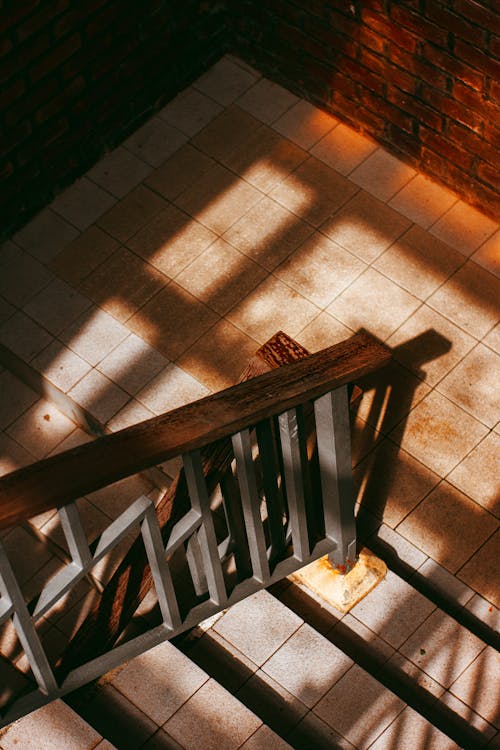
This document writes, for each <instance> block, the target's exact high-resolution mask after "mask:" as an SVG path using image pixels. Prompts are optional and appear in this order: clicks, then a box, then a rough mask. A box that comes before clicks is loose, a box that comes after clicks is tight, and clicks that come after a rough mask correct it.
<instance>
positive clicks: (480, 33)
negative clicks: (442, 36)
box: [425, 2, 486, 46]
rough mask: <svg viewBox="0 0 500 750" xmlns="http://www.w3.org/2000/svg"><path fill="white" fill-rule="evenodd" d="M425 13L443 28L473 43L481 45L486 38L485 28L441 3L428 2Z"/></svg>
mask: <svg viewBox="0 0 500 750" xmlns="http://www.w3.org/2000/svg"><path fill="white" fill-rule="evenodd" d="M425 15H426V16H427V17H428V18H430V19H431V21H435V22H436V23H437V24H438V25H439V26H442V28H443V29H446V30H447V31H450V32H451V33H452V34H455V35H456V36H459V37H460V38H461V39H465V40H466V41H468V42H470V43H471V44H476V45H479V46H481V45H482V44H484V42H485V40H486V32H485V30H484V29H481V28H480V27H479V26H476V25H475V24H473V23H470V21H466V20H465V19H464V18H461V17H460V16H458V15H457V14H456V13H453V12H452V11H451V10H448V9H447V8H445V7H444V6H443V5H442V4H441V3H438V2H432V3H427V6H426V10H425Z"/></svg>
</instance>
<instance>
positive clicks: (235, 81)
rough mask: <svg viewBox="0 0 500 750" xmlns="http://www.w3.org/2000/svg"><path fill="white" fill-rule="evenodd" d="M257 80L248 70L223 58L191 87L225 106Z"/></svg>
mask: <svg viewBox="0 0 500 750" xmlns="http://www.w3.org/2000/svg"><path fill="white" fill-rule="evenodd" d="M256 80H257V76H256V75H255V74H254V73H251V72H250V70H248V69H247V68H244V67H242V66H240V65H237V64H236V63H235V62H233V61H232V60H230V59H229V58H228V57H223V58H222V59H221V60H219V62H217V63H215V65H213V66H212V67H211V68H210V69H209V70H207V72H206V73H204V74H203V75H202V76H201V77H200V78H198V79H197V80H196V81H195V82H194V84H193V87H194V88H195V89H197V90H198V91H201V92H202V93H203V94H206V95H207V96H209V97H210V98H211V99H215V101H216V102H218V103H219V104H223V105H224V106H227V105H228V104H231V103H232V102H234V100H235V99H237V98H238V97H239V96H241V95H242V94H243V93H244V92H245V91H246V90H247V89H248V88H250V86H252V85H253V84H254V83H255V81H256Z"/></svg>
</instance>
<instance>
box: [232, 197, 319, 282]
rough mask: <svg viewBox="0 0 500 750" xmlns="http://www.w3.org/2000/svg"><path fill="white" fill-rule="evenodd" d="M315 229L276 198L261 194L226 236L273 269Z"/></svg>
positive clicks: (238, 246) (246, 253)
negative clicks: (275, 199)
mask: <svg viewBox="0 0 500 750" xmlns="http://www.w3.org/2000/svg"><path fill="white" fill-rule="evenodd" d="M312 232H313V228H312V227H311V226H310V225H309V224H306V223H305V222H303V221H301V220H300V219H299V218H298V217H297V216H295V214H293V213H291V212H290V211H288V210H287V209H286V208H284V207H283V206H281V205H280V204H279V203H276V201H274V200H272V199H271V198H268V197H267V196H264V197H262V198H261V199H260V200H259V201H258V202H257V203H256V204H255V205H254V206H253V207H252V208H251V209H250V210H249V211H248V212H247V213H245V214H243V216H242V217H241V218H240V219H238V221H237V222H235V223H234V224H233V225H232V226H231V227H229V229H228V230H227V231H226V232H225V233H224V235H223V236H224V239H225V240H227V241H228V242H230V243H231V244H232V245H233V246H234V247H236V248H237V249H238V250H240V251H241V252H242V253H245V255H248V256H249V257H250V258H252V260H255V261H256V262H257V263H260V265H261V266H264V268H267V270H269V271H272V270H273V269H274V268H276V266H277V265H279V263H281V261H282V260H284V259H285V258H286V257H287V256H288V255H290V253H291V252H292V251H293V250H295V248H297V247H298V246H299V245H300V244H301V243H302V242H303V240H305V239H306V237H308V236H309V235H310V234H311V233H312Z"/></svg>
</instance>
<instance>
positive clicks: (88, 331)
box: [59, 307, 129, 365]
mask: <svg viewBox="0 0 500 750" xmlns="http://www.w3.org/2000/svg"><path fill="white" fill-rule="evenodd" d="M128 335H129V331H128V329H127V328H125V326H123V325H122V324H121V323H119V322H118V321H117V320H115V318H113V317H112V316H111V315H108V313H106V312H104V310H100V309H99V308H98V307H92V308H89V309H88V310H86V311H85V313H84V314H83V315H81V316H80V317H79V318H77V319H76V320H75V321H74V323H72V324H71V325H69V326H68V327H67V328H65V329H64V331H63V332H62V333H61V334H60V335H59V338H60V339H61V340H62V341H64V343H65V344H67V346H68V347H69V348H70V349H71V350H72V351H74V352H75V353H76V354H78V355H79V356H80V357H82V359H85V360H86V361H87V362H88V363H89V364H91V365H96V364H97V363H98V362H100V361H101V359H104V357H105V356H106V355H107V354H109V353H110V351H111V350H112V349H114V348H115V346H118V344H119V343H120V342H121V341H123V339H125V338H126V337H127V336H128Z"/></svg>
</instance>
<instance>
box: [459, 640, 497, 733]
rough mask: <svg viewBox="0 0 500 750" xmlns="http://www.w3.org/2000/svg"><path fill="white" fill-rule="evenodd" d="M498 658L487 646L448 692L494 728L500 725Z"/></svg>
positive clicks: (493, 650)
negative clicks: (473, 709)
mask: <svg viewBox="0 0 500 750" xmlns="http://www.w3.org/2000/svg"><path fill="white" fill-rule="evenodd" d="M499 675H500V656H499V654H498V652H497V651H495V649H493V648H491V646H488V647H487V648H485V649H484V651H482V652H481V653H480V654H479V656H478V657H477V659H476V660H475V661H473V662H472V664H471V665H470V666H469V667H467V669H466V670H465V671H464V672H462V674H461V675H460V677H459V678H458V679H457V680H455V682H454V683H453V685H452V686H451V688H450V691H451V692H452V693H453V694H454V695H456V696H457V697H458V698H460V700H462V701H463V702H464V703H466V704H467V705H469V706H473V707H474V708H475V710H476V711H477V712H478V713H479V714H480V715H481V716H482V717H483V718H484V719H486V720H487V721H489V722H490V723H491V724H493V725H495V726H496V727H498V726H499V724H500V706H499V702H498V695H499V687H500V685H499Z"/></svg>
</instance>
